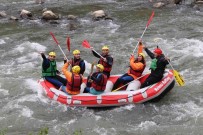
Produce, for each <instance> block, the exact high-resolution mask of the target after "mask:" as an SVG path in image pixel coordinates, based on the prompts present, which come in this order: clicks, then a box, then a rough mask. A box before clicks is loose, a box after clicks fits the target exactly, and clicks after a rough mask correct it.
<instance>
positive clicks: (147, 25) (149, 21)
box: [133, 11, 154, 54]
mask: <svg viewBox="0 0 203 135" xmlns="http://www.w3.org/2000/svg"><path fill="white" fill-rule="evenodd" d="M153 17H154V11H153V12H152V15H151V16H150V18H149V20H148V22H147V24H146V27H145V30H144V31H143V33H142V35H141V37H140V39H139V41H138V42H137V45H136V47H135V49H134V50H133V54H134V53H135V50H136V48H137V46H138V44H139V42H140V41H141V40H142V37H143V36H144V33H145V31H146V30H147V28H148V27H149V24H150V23H151V21H152V19H153Z"/></svg>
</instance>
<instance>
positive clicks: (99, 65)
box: [97, 64, 104, 72]
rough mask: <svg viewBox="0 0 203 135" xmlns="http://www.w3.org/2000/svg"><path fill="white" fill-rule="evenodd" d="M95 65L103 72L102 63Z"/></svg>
mask: <svg viewBox="0 0 203 135" xmlns="http://www.w3.org/2000/svg"><path fill="white" fill-rule="evenodd" d="M97 67H98V68H99V69H100V71H101V72H103V70H104V66H103V65H102V64H97Z"/></svg>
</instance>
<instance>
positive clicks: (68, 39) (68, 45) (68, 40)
mask: <svg viewBox="0 0 203 135" xmlns="http://www.w3.org/2000/svg"><path fill="white" fill-rule="evenodd" d="M66 44H67V48H68V51H69V53H70V37H67V40H66Z"/></svg>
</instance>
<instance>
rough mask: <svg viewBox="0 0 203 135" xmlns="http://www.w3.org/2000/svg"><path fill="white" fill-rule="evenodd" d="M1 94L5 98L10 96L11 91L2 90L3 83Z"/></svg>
mask: <svg viewBox="0 0 203 135" xmlns="http://www.w3.org/2000/svg"><path fill="white" fill-rule="evenodd" d="M0 93H1V94H3V95H4V96H8V95H9V91H8V90H5V89H1V83H0Z"/></svg>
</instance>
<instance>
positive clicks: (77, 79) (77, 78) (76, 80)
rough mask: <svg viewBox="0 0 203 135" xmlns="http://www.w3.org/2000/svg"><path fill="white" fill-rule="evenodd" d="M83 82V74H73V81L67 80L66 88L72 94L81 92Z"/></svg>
mask: <svg viewBox="0 0 203 135" xmlns="http://www.w3.org/2000/svg"><path fill="white" fill-rule="evenodd" d="M81 84H82V76H81V75H74V74H72V78H71V82H67V85H66V88H67V89H66V90H67V92H68V93H70V94H72V95H75V94H79V93H80V86H81Z"/></svg>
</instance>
